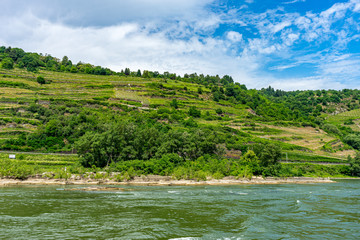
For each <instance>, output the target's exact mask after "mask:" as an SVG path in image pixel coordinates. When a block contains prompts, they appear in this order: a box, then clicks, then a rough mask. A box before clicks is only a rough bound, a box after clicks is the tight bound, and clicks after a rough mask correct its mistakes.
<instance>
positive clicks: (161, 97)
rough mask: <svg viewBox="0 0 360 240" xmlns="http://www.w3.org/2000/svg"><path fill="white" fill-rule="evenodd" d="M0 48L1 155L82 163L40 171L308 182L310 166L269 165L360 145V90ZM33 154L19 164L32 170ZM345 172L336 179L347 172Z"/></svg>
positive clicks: (342, 155) (344, 153)
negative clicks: (252, 83)
mask: <svg viewBox="0 0 360 240" xmlns="http://www.w3.org/2000/svg"><path fill="white" fill-rule="evenodd" d="M1 49H2V50H1V51H0V54H1V55H0V60H2V61H1V63H0V64H1V67H2V68H0V77H1V80H0V89H1V91H0V95H1V96H0V148H1V149H2V150H6V151H17V152H19V151H20V152H33V153H40V152H42V153H59V152H61V153H66V154H76V153H77V154H78V156H79V157H80V158H78V156H77V155H71V159H72V160H71V164H70V165H69V163H66V160H64V159H63V158H64V157H63V156H60V155H56V156H57V157H53V158H54V159H55V160H54V161H55V162H56V163H55V162H54V161H51V160H49V161H47V160H46V159H45V158H46V157H45V156H48V155H36V156H38V157H39V158H40V159H43V160H41V161H40V162H41V163H39V162H38V163H36V164H35V165H36V166H37V167H38V168H41V169H42V170H41V171H44V169H46V168H47V166H49V165H56V166H59V167H64V166H71V165H74V166H75V165H77V166H78V165H79V164H78V163H79V162H81V163H82V165H83V166H84V167H108V166H110V165H111V164H112V165H111V166H112V167H113V169H114V170H117V171H128V170H129V169H130V168H131V169H132V170H131V171H135V172H136V171H138V172H139V173H148V174H149V173H156V174H161V175H167V174H174V175H176V174H177V176H178V177H186V176H187V177H190V176H189V172H188V169H189V168H192V169H195V171H194V172H197V174H198V175H199V176H197V177H203V176H206V175H208V173H209V172H211V174H213V175H214V174H217V175H218V176H224V175H243V176H245V175H247V174H248V173H247V172H251V174H255V175H256V174H263V175H264V174H265V175H266V174H269V175H281V174H283V175H284V176H285V175H289V176H290V175H300V176H301V175H304V174H306V169H307V168H309V167H308V165H306V166H305V167H303V166H302V165H301V164H303V163H298V165H296V164H294V163H292V164H290V163H287V164H283V166H286V167H285V169H286V170H283V171H280V170H279V169H278V170H276V169H273V168H271V165H272V163H271V158H274V159H275V158H276V159H275V160H276V161H277V160H279V159H281V160H283V161H291V162H322V163H323V162H325V163H341V164H344V163H348V156H352V157H354V156H355V153H356V150H358V149H359V148H360V139H359V138H360V137H359V130H360V127H359V119H360V116H359V112H360V109H359V98H360V91H358V90H346V89H345V90H342V91H334V90H328V91H325V90H321V91H320V90H319V91H294V92H284V91H280V90H274V89H272V88H271V87H269V88H268V89H262V90H255V89H250V90H248V89H247V88H246V86H245V85H242V84H239V83H234V81H233V79H232V78H231V77H230V76H223V77H219V76H204V75H201V74H200V75H198V74H186V75H185V76H177V75H176V74H171V73H162V74H160V73H158V72H151V71H142V72H141V71H140V70H139V71H135V72H131V71H130V69H128V68H126V69H125V70H124V71H121V72H119V73H117V72H113V71H111V70H109V69H104V68H102V67H95V66H92V65H91V64H85V63H78V64H76V65H73V64H72V63H71V61H70V60H69V59H67V58H66V57H64V58H63V59H62V61H60V60H58V59H56V58H53V57H51V56H48V55H46V56H43V55H39V54H34V53H25V52H23V51H21V49H20V50H19V49H16V50H13V49H11V48H4V47H3V48H1ZM28 59H31V61H30V60H28ZM274 146H275V147H274ZM277 147H278V148H279V152H277V151H272V150H270V149H275V150H276V149H277ZM280 149H281V150H280ZM280 151H281V152H280ZM265 153H266V154H268V155H266V154H265ZM252 154H255V155H252ZM31 156H35V155H29V154H25V153H24V154H23V157H22V158H23V159H22V161H21V159H20V160H18V161H19V162H21V163H24V164H30V165H34V162H35V160H34V161H33V162H32V160H31V159H35V158H32V157H31ZM69 156H70V155H69ZM2 158H6V155H3V156H2ZM59 159H60V160H59ZM246 159H247V160H246ZM249 159H250V160H249ZM254 159H255V160H254ZM24 160H27V161H24ZM246 161H248V163H249V162H250V163H251V164H253V162H255V163H256V164H258V165H259V166H262V167H260V168H259V169H257V167H256V166H257V165H256V164H255V165H256V166H252V167H251V164H250V165H249V164H244V163H246ZM180 163H181V164H180ZM230 163H231V164H230ZM144 164H145V165H147V164H148V165H147V166H145V165H144ZM197 164H198V165H201V166H197ZM227 164H230V165H231V166H232V169H226V168H227V167H226V165H227ZM289 164H290V165H291V166H290V165H289ZM204 165H209V166H208V167H207V168H206V167H204ZM295 165H296V166H295ZM248 166H250V167H248ZM341 166H344V165H341ZM300 168H301V169H302V170H301V171H300V170H299V169H300ZM310 168H319V166H316V167H313V166H312V167H310ZM333 168H336V166H333ZM340 168H341V167H338V169H337V170H336V171H335V170H334V174H335V175H336V174H339V175H341V174H342V175H344V174H345V175H346V174H349V172H346V171H349V170H346V169H345V170H344V169H343V170H341V169H340ZM146 169H147V170H146ZM154 169H157V170H156V171H155V170H154ZM216 169H218V170H216ZM219 169H220V170H219ZM221 169H223V170H221ZM249 169H251V170H249ZM264 169H265V170H264ZM266 169H267V170H266ZM339 169H340V170H339ZM39 171H40V170H39V169H38V170H37V171H36V172H39ZM304 171H305V173H302V172H304ZM321 171H323V170H321ZM324 171H325V170H324ZM326 171H327V170H326ZM326 171H325V172H326ZM341 171H342V172H341ZM344 171H345V172H344ZM328 173H329V174H330V175H331V174H332V173H331V171H330V172H329V171H328ZM192 174H193V173H192Z"/></svg>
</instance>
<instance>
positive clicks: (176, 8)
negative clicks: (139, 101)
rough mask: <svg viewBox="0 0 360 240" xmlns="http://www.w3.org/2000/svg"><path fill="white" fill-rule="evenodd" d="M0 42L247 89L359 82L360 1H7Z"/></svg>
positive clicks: (357, 84) (114, 66)
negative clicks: (228, 81)
mask: <svg viewBox="0 0 360 240" xmlns="http://www.w3.org/2000/svg"><path fill="white" fill-rule="evenodd" d="M1 6H2V9H3V10H2V13H1V15H0V21H1V23H2V24H1V25H0V31H1V32H2V34H1V35H0V45H5V46H12V47H20V48H23V49H25V50H26V51H32V52H40V53H44V54H45V53H48V54H51V55H52V56H56V57H59V58H61V57H62V56H64V55H67V56H68V57H69V58H70V59H72V60H73V61H74V62H78V61H80V60H81V61H85V62H90V63H92V64H95V65H101V66H105V67H109V68H111V69H113V70H121V69H123V68H125V67H130V69H132V70H137V69H141V70H154V71H155V70H158V71H161V72H163V71H170V72H175V73H178V74H184V73H193V72H197V73H203V74H211V75H215V74H219V75H225V74H229V75H231V76H233V78H234V80H235V81H237V82H240V83H244V84H246V85H247V86H248V87H249V88H258V89H259V88H262V87H267V86H269V85H271V86H272V87H274V88H278V89H284V90H296V89H301V90H302V89H343V88H360V44H359V39H360V0H348V1H335V0H216V1H213V0H152V1H148V0H121V1H120V0H119V1H118V0H103V1H91V0H77V1H70V0H53V1H47V0H33V1H25V0H22V1H21V0H1Z"/></svg>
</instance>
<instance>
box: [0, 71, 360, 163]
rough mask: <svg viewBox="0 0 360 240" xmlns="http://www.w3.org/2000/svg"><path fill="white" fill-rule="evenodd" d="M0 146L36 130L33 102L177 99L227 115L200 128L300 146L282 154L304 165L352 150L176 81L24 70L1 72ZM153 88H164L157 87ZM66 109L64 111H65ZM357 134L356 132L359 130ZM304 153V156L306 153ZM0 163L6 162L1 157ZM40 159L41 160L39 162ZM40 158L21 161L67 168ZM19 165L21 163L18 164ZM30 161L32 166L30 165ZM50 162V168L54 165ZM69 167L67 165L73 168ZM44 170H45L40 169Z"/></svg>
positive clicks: (143, 107) (339, 158)
mask: <svg viewBox="0 0 360 240" xmlns="http://www.w3.org/2000/svg"><path fill="white" fill-rule="evenodd" d="M0 73H1V74H0V120H1V123H2V124H0V142H1V141H4V140H5V139H9V138H14V137H15V136H16V135H17V134H20V133H21V132H33V131H35V130H36V129H37V128H38V127H39V125H40V122H39V121H38V120H37V119H33V118H29V117H28V116H27V114H26V110H25V108H26V106H28V105H29V104H30V103H34V102H35V101H36V102H37V103H38V104H41V105H43V106H45V107H48V106H49V105H50V104H56V100H60V99H69V100H73V101H79V102H80V103H81V104H83V107H84V108H92V109H94V108H95V109H98V110H99V111H101V110H102V109H104V108H110V109H112V110H113V111H122V110H121V108H117V107H116V106H111V105H109V106H104V105H101V104H100V105H97V104H93V102H91V101H93V100H96V101H100V102H105V103H108V104H118V106H119V105H124V106H128V107H131V108H137V109H139V111H149V109H154V108H157V109H158V108H161V107H162V106H166V107H169V106H170V101H171V100H172V99H174V98H176V99H177V100H178V101H179V106H180V109H183V110H187V109H188V108H189V107H190V106H196V107H197V108H198V109H200V110H201V111H202V114H205V112H206V111H208V112H209V113H210V114H211V115H212V116H217V117H218V115H217V114H216V113H215V110H216V109H217V108H221V109H222V110H223V111H224V112H225V113H224V115H223V117H222V118H218V119H217V120H212V121H207V120H204V119H200V120H198V122H199V123H200V124H211V125H219V124H220V125H226V126H231V127H233V128H237V129H240V130H242V131H243V132H246V133H249V134H250V135H252V136H255V137H259V138H264V139H269V140H271V141H276V142H280V143H282V144H289V146H290V145H295V146H300V147H303V151H299V150H285V152H287V153H288V158H289V159H290V160H294V161H295V160H303V161H311V162H314V161H315V162H316V161H321V162H324V161H329V162H344V160H345V159H346V156H347V155H349V154H350V155H353V154H354V152H353V151H351V150H342V149H341V148H340V147H341V146H340V147H338V149H340V150H337V151H333V152H325V151H322V147H323V146H324V145H325V144H329V143H330V144H333V143H335V144H336V143H337V139H336V137H333V136H330V135H328V134H327V133H325V132H323V131H321V130H319V129H314V128H312V127H293V126H285V127H284V126H276V125H274V124H269V123H267V124H264V123H260V122H255V121H254V120H252V118H251V117H252V113H251V111H249V110H248V109H247V108H246V106H244V105H236V104H233V103H229V102H221V101H220V102H219V103H217V102H214V101H212V100H211V93H210V90H209V89H206V88H205V87H203V86H200V85H197V84H192V83H185V82H178V81H176V80H166V81H165V80H163V79H144V78H137V77H119V76H95V75H88V74H79V73H77V74H72V73H59V72H50V71H43V70H41V71H40V72H39V73H37V74H34V73H31V72H28V71H25V70H20V69H14V70H4V69H1V70H0ZM39 75H42V76H44V77H45V79H46V80H50V81H51V83H50V84H45V85H39V84H38V83H37V82H36V77H37V76H39ZM152 83H159V84H162V87H160V88H157V87H156V86H154V85H151V84H152ZM199 87H202V90H203V92H202V93H201V94H198V92H197V91H198V88H199ZM64 107H66V106H64ZM358 118H360V110H354V111H350V112H345V113H342V114H338V115H336V116H330V117H329V118H328V121H329V122H330V123H336V124H342V123H343V122H344V121H345V120H347V119H358ZM358 123H359V122H358V121H357V120H355V123H354V126H352V127H353V129H354V130H355V129H356V130H358V128H359V126H358ZM359 129H360V128H359ZM304 151H306V153H304ZM1 158H2V159H4V158H6V154H5V155H4V154H2V155H1ZM39 159H41V161H40V160H39ZM48 159H49V158H48V157H45V156H44V155H39V156H37V157H35V155H26V157H24V159H23V160H21V161H25V162H26V163H27V164H34V163H36V161H39V162H37V163H38V164H37V165H39V166H42V165H44V164H43V163H45V165H46V166H47V167H48V166H49V165H53V166H54V167H55V166H58V167H64V166H66V165H67V164H68V162H67V161H68V160H67V158H66V157H64V159H63V158H62V157H60V159H57V160H56V161H54V162H52V161H49V160H48ZM69 159H71V164H73V163H74V162H76V161H78V160H77V158H76V157H74V156H69ZM17 161H20V160H17ZM31 161H33V163H32V162H31ZM52 163H53V164H52ZM71 164H70V163H69V165H71ZM44 169H45V168H44Z"/></svg>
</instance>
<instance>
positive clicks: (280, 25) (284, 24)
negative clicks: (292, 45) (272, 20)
mask: <svg viewBox="0 0 360 240" xmlns="http://www.w3.org/2000/svg"><path fill="white" fill-rule="evenodd" d="M290 25H291V22H290V21H285V22H281V23H278V24H276V25H274V26H272V28H271V29H272V32H273V33H277V32H279V31H281V30H283V29H284V28H286V27H288V26H290Z"/></svg>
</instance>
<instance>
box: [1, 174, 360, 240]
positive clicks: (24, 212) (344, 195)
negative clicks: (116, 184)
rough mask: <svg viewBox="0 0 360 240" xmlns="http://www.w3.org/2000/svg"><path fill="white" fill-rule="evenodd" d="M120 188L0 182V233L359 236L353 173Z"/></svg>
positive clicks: (359, 185)
mask: <svg viewBox="0 0 360 240" xmlns="http://www.w3.org/2000/svg"><path fill="white" fill-rule="evenodd" d="M82 187H84V186H75V188H82ZM68 188H74V186H69V187H68ZM125 188H126V191H99V192H85V191H64V187H61V186H57V187H46V186H42V187H34V186H32V187H25V186H24V187H3V188H0V238H1V239H360V180H341V181H338V182H337V183H331V184H308V185H290V184H289V185H237V186H194V187H189V186H187V187H185V186H184V187H140V186H137V187H133V186H126V187H125Z"/></svg>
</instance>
